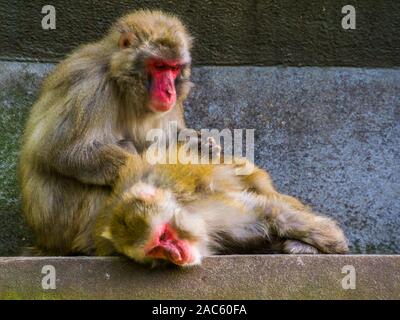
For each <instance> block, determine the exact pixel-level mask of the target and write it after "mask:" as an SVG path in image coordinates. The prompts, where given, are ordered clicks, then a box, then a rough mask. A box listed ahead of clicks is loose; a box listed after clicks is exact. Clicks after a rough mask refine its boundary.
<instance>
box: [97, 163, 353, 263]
mask: <svg viewBox="0 0 400 320" xmlns="http://www.w3.org/2000/svg"><path fill="white" fill-rule="evenodd" d="M138 163H139V161H135V163H132V164H130V163H129V162H128V163H127V164H126V166H124V167H123V168H122V169H121V171H120V178H119V180H118V182H117V184H116V185H115V189H114V192H113V194H112V195H111V197H110V198H109V199H108V200H107V201H106V204H105V206H104V208H103V209H102V210H101V213H100V215H99V219H98V221H97V225H96V228H95V234H94V237H95V245H94V247H93V250H95V251H96V254H98V255H110V254H115V253H120V254H124V255H127V256H128V257H130V258H133V259H135V260H137V261H140V262H154V261H153V260H152V259H149V258H147V257H146V256H145V254H144V245H145V244H146V243H147V242H148V241H149V235H150V234H151V230H153V229H154V228H156V227H157V225H160V224H163V223H169V224H171V225H173V226H174V228H176V230H177V231H178V234H180V237H181V238H182V239H185V240H188V241H189V242H190V243H191V244H192V246H193V250H194V251H195V252H198V253H199V256H200V257H201V256H204V255H209V254H215V253H237V252H243V251H244V252H247V253H248V252H252V250H253V249H254V250H258V251H260V249H264V250H262V251H263V252H269V251H273V252H281V253H318V252H321V253H346V252H347V251H348V247H347V240H346V238H345V236H344V235H343V232H342V231H341V229H340V228H339V227H338V226H337V225H336V223H335V222H334V221H333V220H332V219H330V218H327V217H323V216H318V215H316V214H315V213H313V212H312V211H311V210H310V209H309V208H308V207H306V206H305V205H303V204H302V203H301V202H300V201H299V200H297V199H295V198H292V197H290V196H287V195H283V194H280V193H278V192H277V191H276V190H275V189H274V187H273V185H272V183H271V179H270V177H269V175H268V173H267V172H265V171H263V170H261V169H260V168H257V167H254V166H253V170H252V171H251V172H250V174H249V175H245V176H241V175H237V174H236V172H237V169H240V168H242V167H243V166H244V165H246V164H243V163H242V164H220V165H212V164H209V165H198V164H197V165H195V164H180V163H177V164H165V165H162V164H159V165H155V166H149V165H147V164H146V163H145V161H143V163H142V165H141V169H139V168H138V167H135V165H136V166H137V165H138ZM247 163H248V162H247ZM248 164H249V163H248ZM149 188H154V189H155V190H156V196H155V197H153V198H152V197H150V198H148V199H147V198H146V197H143V195H141V192H143V191H145V190H146V189H149ZM262 247H264V248H262ZM199 262H200V260H197V261H196V263H199Z"/></svg>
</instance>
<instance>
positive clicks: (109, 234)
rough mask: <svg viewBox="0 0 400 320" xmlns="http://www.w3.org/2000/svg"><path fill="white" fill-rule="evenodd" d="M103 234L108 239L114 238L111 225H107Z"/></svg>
mask: <svg viewBox="0 0 400 320" xmlns="http://www.w3.org/2000/svg"><path fill="white" fill-rule="evenodd" d="M101 236H102V237H103V238H105V239H107V240H112V235H111V230H110V227H105V228H104V230H103V232H102V233H101Z"/></svg>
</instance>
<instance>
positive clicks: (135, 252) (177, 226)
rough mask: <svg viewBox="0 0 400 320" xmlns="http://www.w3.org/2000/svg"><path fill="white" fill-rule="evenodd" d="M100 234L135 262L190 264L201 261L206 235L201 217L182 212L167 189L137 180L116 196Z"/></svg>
mask: <svg viewBox="0 0 400 320" xmlns="http://www.w3.org/2000/svg"><path fill="white" fill-rule="evenodd" d="M101 237H103V238H106V239H107V240H109V241H111V242H112V244H113V246H114V248H115V249H116V251H118V252H119V253H121V254H124V255H126V256H128V257H129V258H131V259H134V260H136V261H138V262H142V263H153V264H157V262H161V261H165V260H167V261H169V262H172V263H174V264H176V265H179V266H191V265H196V264H199V263H200V262H201V256H202V253H203V252H204V248H203V247H202V246H204V244H205V242H204V239H205V238H206V235H205V226H204V222H203V221H202V220H201V219H200V217H197V216H196V215H194V214H189V213H187V212H185V211H184V209H183V208H182V207H180V206H179V205H178V204H177V202H176V201H175V199H174V196H173V195H172V193H171V192H170V191H168V190H163V189H159V188H156V187H154V186H152V185H149V184H147V183H143V182H139V183H136V184H135V185H133V186H132V187H130V188H128V189H127V190H126V191H125V192H124V193H123V195H122V197H120V198H119V201H117V203H116V204H115V207H114V208H113V209H112V213H111V216H110V219H109V220H108V222H107V225H106V226H104V225H103V226H102V231H101Z"/></svg>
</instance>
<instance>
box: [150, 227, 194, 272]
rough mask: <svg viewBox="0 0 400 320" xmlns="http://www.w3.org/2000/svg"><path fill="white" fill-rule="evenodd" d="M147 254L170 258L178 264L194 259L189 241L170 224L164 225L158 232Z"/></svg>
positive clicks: (158, 257)
mask: <svg viewBox="0 0 400 320" xmlns="http://www.w3.org/2000/svg"><path fill="white" fill-rule="evenodd" d="M146 256H147V257H151V258H157V259H165V260H169V261H171V262H172V263H175V264H177V265H184V264H188V263H191V262H192V261H193V257H192V255H191V253H190V245H189V243H188V242H187V241H186V240H182V239H179V238H178V236H177V233H176V231H175V230H174V229H173V228H172V227H171V226H170V225H169V224H165V225H163V226H162V227H161V228H160V229H159V230H158V231H157V232H156V235H155V238H154V240H153V241H152V242H151V243H150V245H149V246H148V248H147V249H146Z"/></svg>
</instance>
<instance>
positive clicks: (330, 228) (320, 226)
mask: <svg viewBox="0 0 400 320" xmlns="http://www.w3.org/2000/svg"><path fill="white" fill-rule="evenodd" d="M299 240H301V241H304V242H306V243H309V244H311V245H313V246H315V247H317V248H318V250H320V251H322V252H323V253H347V252H349V248H348V244H347V239H346V237H345V236H344V234H343V231H342V230H341V229H340V228H339V226H338V225H337V224H336V222H335V221H333V220H332V219H329V218H326V217H320V216H317V217H316V218H315V221H314V225H313V227H311V228H310V231H309V232H308V235H307V236H306V237H304V239H299Z"/></svg>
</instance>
